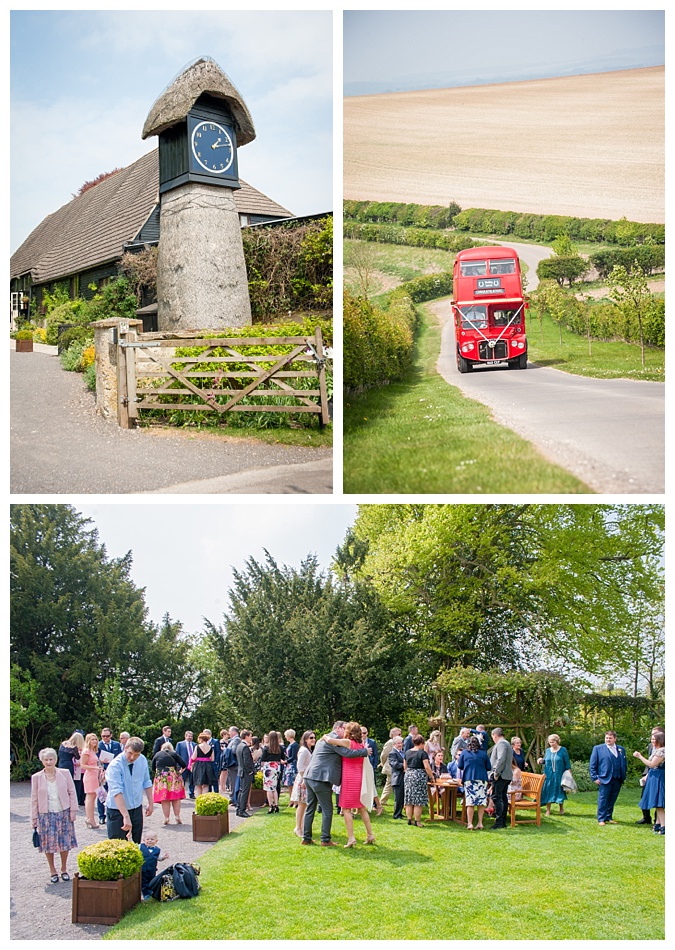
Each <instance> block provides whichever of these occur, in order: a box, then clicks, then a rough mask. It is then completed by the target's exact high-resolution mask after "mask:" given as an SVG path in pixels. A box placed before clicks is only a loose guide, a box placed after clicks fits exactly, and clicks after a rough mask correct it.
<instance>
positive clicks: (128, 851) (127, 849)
mask: <svg viewBox="0 0 675 950" xmlns="http://www.w3.org/2000/svg"><path fill="white" fill-rule="evenodd" d="M77 866H78V867H79V869H80V873H81V874H82V876H83V877H86V878H88V880H90V881H116V880H117V879H118V878H119V877H124V878H127V877H132V875H134V874H136V872H137V871H140V869H141V868H142V866H143V855H142V854H141V849H140V848H139V847H138V845H137V844H134V843H133V842H132V841H121V840H111V841H97V842H96V844H90V845H88V847H86V848H83V849H82V851H80V853H79V854H78V856H77Z"/></svg>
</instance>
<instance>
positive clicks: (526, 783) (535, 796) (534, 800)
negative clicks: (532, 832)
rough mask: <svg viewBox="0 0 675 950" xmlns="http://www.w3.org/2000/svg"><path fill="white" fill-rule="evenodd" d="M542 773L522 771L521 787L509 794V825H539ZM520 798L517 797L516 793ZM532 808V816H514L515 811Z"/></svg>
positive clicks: (543, 777) (542, 785) (542, 784)
mask: <svg viewBox="0 0 675 950" xmlns="http://www.w3.org/2000/svg"><path fill="white" fill-rule="evenodd" d="M544 779H545V776H544V775H535V774H534V773H533V772H523V787H522V789H520V790H519V791H518V792H511V793H510V794H509V812H510V814H511V827H512V828H515V826H516V825H531V824H537V825H541V790H542V788H543V787H544ZM518 794H522V798H519V799H517V795H518ZM526 809H527V810H530V811H531V810H534V811H535V812H536V816H535V817H534V818H518V819H517V818H516V811H524V810H526Z"/></svg>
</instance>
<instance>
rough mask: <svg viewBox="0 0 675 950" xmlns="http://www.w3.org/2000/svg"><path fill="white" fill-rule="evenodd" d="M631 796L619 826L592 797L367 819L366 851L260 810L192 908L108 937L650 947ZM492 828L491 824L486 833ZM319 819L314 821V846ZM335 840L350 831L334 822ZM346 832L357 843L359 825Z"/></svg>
mask: <svg viewBox="0 0 675 950" xmlns="http://www.w3.org/2000/svg"><path fill="white" fill-rule="evenodd" d="M639 795H640V791H639V789H624V790H623V791H622V792H621V795H620V797H619V802H618V804H617V807H616V809H615V818H616V819H617V820H618V822H619V824H617V825H606V826H605V827H604V828H600V827H599V826H598V824H597V822H596V819H595V808H596V800H597V796H596V794H595V793H594V792H588V793H583V794H578V795H575V796H573V797H572V798H571V799H570V801H569V802H568V804H567V812H568V814H566V815H565V816H563V817H558V816H554V817H552V818H549V819H545V818H544V819H542V825H541V827H540V828H537V827H536V826H535V825H521V826H519V827H517V828H516V829H514V830H511V829H507V830H505V831H496V832H490V831H488V830H485V831H483V832H476V831H474V832H469V831H467V830H466V829H465V828H464V827H462V826H460V825H458V824H446V823H443V822H435V823H434V824H433V825H425V826H424V827H423V828H415V827H409V826H408V825H407V823H406V822H405V821H396V822H395V821H393V820H392V819H391V806H390V805H388V806H387V809H386V810H385V815H383V816H382V817H381V818H375V819H373V824H374V831H375V834H376V837H377V843H376V844H375V845H374V846H372V847H366V846H365V845H363V844H359V845H358V847H357V848H354V849H350V850H345V849H344V848H342V847H337V848H320V847H318V846H317V847H313V848H307V847H303V846H302V845H301V844H300V841H299V839H298V838H296V837H295V835H294V834H293V831H292V829H293V826H294V815H293V813H292V812H291V810H290V809H289V808H287V807H286V805H285V804H283V805H282V810H281V813H280V814H279V815H268V814H267V813H266V811H264V810H263V811H262V812H259V813H258V814H257V815H256V816H255V817H254V818H252V819H250V820H249V821H247V822H246V823H245V825H244V826H243V827H241V828H239V829H237V831H236V832H234V833H232V834H230V835H229V836H228V837H227V838H224V839H222V840H221V841H220V842H218V843H217V844H216V845H214V847H213V848H211V849H210V850H209V851H208V852H207V853H206V854H205V855H204V857H203V859H202V861H201V869H202V873H201V882H202V891H201V893H200V895H199V897H197V898H195V899H193V900H191V901H176V902H173V903H171V904H158V903H156V902H155V901H150V902H148V903H147V904H142V905H140V906H138V907H136V908H135V909H134V910H133V911H131V912H130V913H129V914H127V916H126V917H125V918H124V919H123V920H122V921H121V922H120V923H119V924H118V925H117V926H116V927H114V928H112V929H111V930H110V931H109V932H108V933H107V934H106V938H107V939H117V940H200V941H201V940H208V939H211V940H259V941H262V940H265V939H274V940H299V939H307V940H401V939H404V938H408V939H414V940H432V939H433V940H441V939H462V940H472V939H473V940H488V939H497V940H500V939H509V938H511V939H514V940H515V939H523V938H527V939H528V940H533V939H539V940H545V939H550V940H569V939H579V940H659V939H664V912H665V911H664V907H665V867H664V846H665V838H663V837H659V836H656V835H654V834H653V833H652V832H651V830H650V829H649V828H645V827H643V826H637V825H635V824H634V822H635V820H636V818H639V817H640V812H639V811H638V809H637V802H638V800H639ZM491 824H492V822H491V821H487V822H486V825H487V826H488V827H489V826H490V825H491ZM319 825H320V816H318V815H317V816H316V819H315V838H316V840H318V838H319ZM333 832H334V837H335V840H336V842H337V843H338V844H339V845H343V844H344V843H345V841H346V840H347V839H346V834H345V830H344V823H343V821H342V819H341V818H339V817H337V816H334V819H333ZM356 836H357V838H358V839H359V840H360V841H363V839H364V837H365V833H364V829H363V826H362V825H361V823H360V822H357V823H356Z"/></svg>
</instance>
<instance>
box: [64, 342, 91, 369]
mask: <svg viewBox="0 0 675 950" xmlns="http://www.w3.org/2000/svg"><path fill="white" fill-rule="evenodd" d="M86 345H87V344H86V343H82V342H79V341H76V342H75V343H71V345H70V346H69V347H68V349H67V350H61V352H60V353H59V359H60V361H61V366H62V367H63V368H64V369H65V370H67V371H68V372H71V373H80V372H82V370H83V368H84V367H83V366H82V353H83V351H84V349H85V346H86Z"/></svg>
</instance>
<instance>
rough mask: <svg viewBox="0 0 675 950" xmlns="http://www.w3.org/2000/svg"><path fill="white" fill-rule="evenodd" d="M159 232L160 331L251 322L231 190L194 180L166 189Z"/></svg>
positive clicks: (239, 229)
mask: <svg viewBox="0 0 675 950" xmlns="http://www.w3.org/2000/svg"><path fill="white" fill-rule="evenodd" d="M160 234H161V238H160V242H159V252H158V257H157V289H158V295H157V304H158V310H157V328H158V330H159V331H160V332H161V331H168V330H176V329H178V328H180V329H184V330H198V329H212V328H216V327H242V326H249V325H250V323H251V304H250V300H249V295H248V279H247V276H246V264H245V262H244V249H243V245H242V240H241V225H240V223H239V213H238V212H237V209H236V206H235V203H234V195H233V192H232V189H231V188H214V187H213V186H212V185H206V184H201V183H198V182H190V183H188V184H185V185H181V186H179V187H177V188H173V189H171V190H170V191H167V192H165V193H164V194H163V195H162V198H161V206H160Z"/></svg>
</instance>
